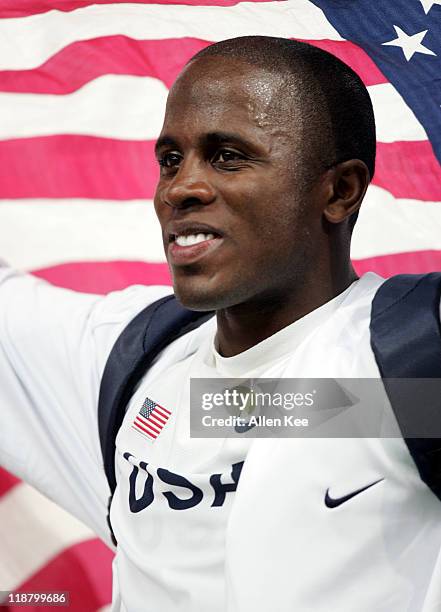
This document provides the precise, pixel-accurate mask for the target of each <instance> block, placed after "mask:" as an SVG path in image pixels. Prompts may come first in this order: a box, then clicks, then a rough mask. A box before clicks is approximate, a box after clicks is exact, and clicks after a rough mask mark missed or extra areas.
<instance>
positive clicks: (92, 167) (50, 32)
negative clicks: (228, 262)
mask: <svg viewBox="0 0 441 612" xmlns="http://www.w3.org/2000/svg"><path fill="white" fill-rule="evenodd" d="M440 4H441V0H377V1H376V2H373V1H372V0H352V1H351V2H348V0H281V1H279V2H277V1H272V0H255V1H251V2H240V1H239V0H180V1H179V0H176V1H175V2H173V3H171V2H169V1H168V0H157V1H156V2H155V3H150V2H145V1H143V0H132V1H129V0H120V1H119V2H118V1H115V2H110V1H108V0H96V1H92V0H0V189H1V191H0V197H1V198H2V200H1V202H0V244H1V249H0V254H1V256H2V257H3V258H4V259H6V260H7V261H9V262H10V263H11V264H12V265H14V266H17V267H20V268H23V269H26V270H29V271H31V272H33V273H34V274H36V275H38V276H41V277H43V278H46V279H48V280H50V281H51V282H53V283H55V284H58V285H61V286H65V287H69V288H73V289H77V290H82V291H90V292H96V293H106V292H108V291H110V290H113V289H118V288H122V287H125V286H127V285H129V284H132V283H147V284H148V283H155V284H157V283H169V276H168V272H167V268H166V265H165V262H164V256H163V252H162V246H161V239H160V234H159V230H158V224H157V222H156V219H155V217H154V213H153V207H152V205H151V198H152V195H153V191H154V186H155V182H156V178H157V168H156V163H155V161H154V156H153V143H154V140H155V138H156V136H157V135H158V132H159V129H160V126H161V121H162V116H163V111H164V101H165V97H166V94H167V90H168V88H169V87H170V84H171V83H172V82H173V80H174V78H175V76H176V75H177V73H178V72H179V70H180V69H181V68H182V67H183V65H184V64H185V63H186V61H187V60H188V59H189V58H190V57H191V56H192V55H193V54H194V53H195V52H196V51H198V50H199V49H202V48H203V47H205V46H206V45H208V44H209V43H210V42H214V41H217V40H222V39H224V38H231V37H233V36H240V35H247V34H263V35H272V36H283V37H287V38H296V39H299V40H305V41H309V42H311V43H312V44H314V45H317V46H319V47H321V48H323V49H326V50H328V51H330V52H331V53H334V54H335V55H337V56H338V57H340V58H341V59H343V60H344V61H345V62H347V63H348V64H349V65H350V66H352V67H353V68H354V69H355V70H356V71H357V72H358V73H359V74H360V76H361V77H362V79H363V80H364V82H365V83H366V85H367V86H368V89H369V92H370V94H371V97H372V100H373V103H374V108H375V114H376V120H377V126H378V157H377V171H376V175H375V177H374V180H373V185H372V186H371V187H370V188H369V190H368V195H367V197H366V199H365V202H364V204H363V208H362V212H361V214H360V219H359V222H358V224H357V228H356V232H355V235H354V243H353V250H352V255H353V259H354V262H355V266H356V268H357V270H358V272H359V273H362V272H364V271H365V270H368V269H371V270H374V271H377V272H379V273H380V274H383V275H384V276H390V275H391V274H394V273H397V272H402V271H407V272H424V271H431V270H437V269H440V268H441V243H440V235H441V231H440V230H441V208H440V206H439V201H440V200H441V170H440V166H439V160H440V159H441V108H440V104H441V91H440V81H439V74H440V73H441V31H440V29H441V6H440ZM0 542H1V543H2V545H1V552H0V555H1V557H0V590H1V589H12V590H18V591H24V590H31V589H43V590H48V589H55V590H70V592H71V605H70V608H69V609H70V610H77V611H81V612H92V611H95V610H98V609H102V608H104V607H105V606H106V605H108V604H109V602H110V597H111V595H110V593H111V589H110V572H111V570H110V562H111V559H112V553H111V552H110V551H109V550H108V549H107V548H106V547H105V546H104V544H102V543H101V542H99V541H98V540H97V539H96V538H95V537H94V535H93V534H92V533H91V532H89V531H88V530H87V529H86V528H85V527H83V526H82V525H81V524H79V523H78V521H76V520H74V519H72V518H71V517H70V516H67V515H66V514H65V513H64V512H62V511H61V510H59V509H58V508H57V507H56V506H54V505H53V504H52V503H51V502H49V501H48V500H46V499H45V498H43V497H41V496H40V495H39V494H38V493H36V492H35V491H34V490H33V489H31V488H30V487H29V486H28V485H26V484H24V483H22V482H20V481H18V480H17V479H16V478H14V477H12V476H10V475H8V474H6V473H5V472H1V473H0ZM0 608H1V606H0ZM2 609H5V608H2ZM15 609H17V608H14V610H15ZM29 609H30V608H27V610H29ZM39 610H44V608H39Z"/></svg>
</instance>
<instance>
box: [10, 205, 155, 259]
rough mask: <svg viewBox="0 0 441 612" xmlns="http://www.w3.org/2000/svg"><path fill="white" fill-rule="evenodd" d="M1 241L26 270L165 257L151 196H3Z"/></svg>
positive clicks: (12, 257)
mask: <svg viewBox="0 0 441 612" xmlns="http://www.w3.org/2000/svg"><path fill="white" fill-rule="evenodd" d="M20 237H22V238H23V241H22V240H20ZM0 244H1V245H2V258H3V259H5V260H6V261H8V263H9V264H10V265H11V266H14V267H17V268H21V269H25V270H32V269H37V268H43V267H46V266H50V265H53V264H55V263H57V264H58V263H65V262H70V261H108V260H112V259H114V260H115V259H123V260H133V261H137V260H139V261H151V262H157V261H165V257H164V250H163V246H162V238H161V229H160V226H159V222H158V220H157V218H156V214H155V211H154V208H153V203H152V201H151V200H132V201H128V202H124V201H123V202H121V201H120V200H110V201H103V200H93V201H92V202H91V201H90V200H75V199H72V200H70V199H69V200H32V199H29V200H1V201H0Z"/></svg>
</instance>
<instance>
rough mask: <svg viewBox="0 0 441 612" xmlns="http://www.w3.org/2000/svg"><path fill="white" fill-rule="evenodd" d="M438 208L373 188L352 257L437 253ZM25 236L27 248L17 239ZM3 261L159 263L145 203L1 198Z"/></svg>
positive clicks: (153, 223) (154, 227)
mask: <svg viewBox="0 0 441 612" xmlns="http://www.w3.org/2000/svg"><path fill="white" fill-rule="evenodd" d="M440 227H441V206H440V205H439V203H438V202H422V201H420V200H412V199H404V198H403V199H397V198H394V197H393V196H392V195H391V194H390V193H389V192H388V191H386V190H385V189H382V188H381V187H376V186H375V185H371V186H370V187H369V189H368V193H367V195H366V198H365V201H364V202H363V205H362V208H361V212H360V222H359V223H357V225H356V230H355V233H354V239H353V246H352V256H353V257H354V258H355V259H363V258H365V257H373V256H375V255H387V254H391V253H400V252H403V251H407V252H409V251H422V250H425V249H429V250H430V249H439V248H440V239H439V228H440ZM17 236H26V248H24V247H23V243H22V242H21V241H20V240H17ZM0 243H1V244H2V257H3V258H4V259H5V260H6V261H8V262H9V263H10V265H13V266H15V267H18V268H23V269H27V270H32V269H36V268H43V267H46V266H51V265H54V264H58V263H63V262H69V261H109V260H116V259H122V260H133V261H151V262H161V261H165V257H164V252H163V247H162V238H161V231H160V226H159V223H158V221H157V219H156V215H155V211H154V208H153V204H152V202H151V201H150V200H144V201H139V200H132V201H129V202H121V201H118V200H94V201H92V202H91V201H89V200H63V199H60V200H44V199H41V200H33V199H29V200H3V201H0Z"/></svg>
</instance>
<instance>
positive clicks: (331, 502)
mask: <svg viewBox="0 0 441 612" xmlns="http://www.w3.org/2000/svg"><path fill="white" fill-rule="evenodd" d="M383 480H384V478H380V479H379V480H376V481H375V482H371V484H368V485H366V486H365V487H362V488H361V489H357V490H356V491H352V493H348V494H347V495H344V496H343V497H331V496H330V495H329V489H328V490H327V491H326V495H325V506H326V507H327V508H337V507H338V506H341V504H344V503H345V502H347V501H349V500H350V499H352V498H353V497H355V496H356V495H359V493H363V491H366V490H367V489H370V488H371V487H373V486H374V485H376V484H378V483H379V482H381V481H383Z"/></svg>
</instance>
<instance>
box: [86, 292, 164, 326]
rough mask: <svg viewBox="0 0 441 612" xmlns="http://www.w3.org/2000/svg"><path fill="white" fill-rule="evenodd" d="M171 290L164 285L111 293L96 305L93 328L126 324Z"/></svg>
mask: <svg viewBox="0 0 441 612" xmlns="http://www.w3.org/2000/svg"><path fill="white" fill-rule="evenodd" d="M172 294H173V290H172V288H171V287H169V286H166V285H151V286H145V285H131V286H130V287H127V288H126V289H123V290H121V291H112V292H111V293H108V294H107V295H106V296H104V297H103V298H102V299H101V300H99V301H98V302H97V303H96V306H95V309H94V314H93V318H94V327H96V326H99V325H106V324H118V323H120V324H124V323H125V324H128V323H129V322H130V321H131V320H132V319H133V318H134V317H135V316H136V315H137V314H138V313H140V312H141V311H142V310H143V309H144V308H147V306H149V305H150V304H153V302H156V301H157V300H159V299H161V298H162V297H164V296H166V295H172Z"/></svg>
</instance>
